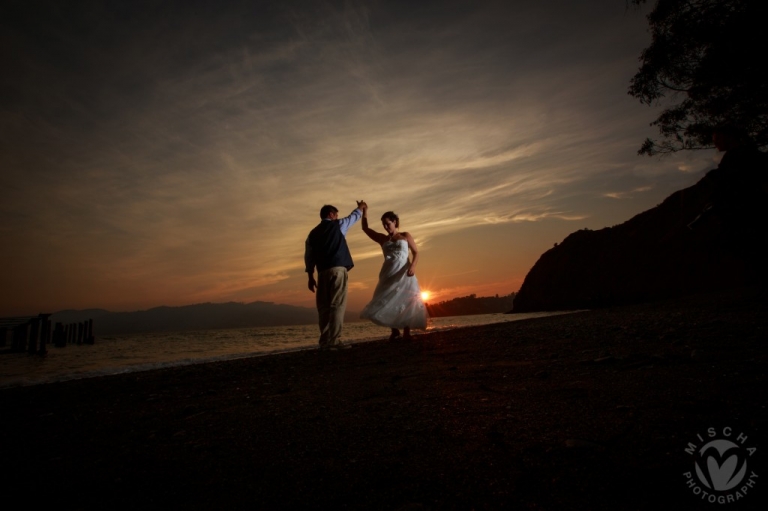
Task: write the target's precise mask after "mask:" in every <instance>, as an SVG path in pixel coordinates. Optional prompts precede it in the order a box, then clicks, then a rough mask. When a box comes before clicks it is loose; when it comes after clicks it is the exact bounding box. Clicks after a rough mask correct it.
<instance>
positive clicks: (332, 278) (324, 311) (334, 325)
mask: <svg viewBox="0 0 768 511" xmlns="http://www.w3.org/2000/svg"><path fill="white" fill-rule="evenodd" d="M347 278H348V277H347V269H346V268H344V267H343V266H335V267H333V268H329V269H327V270H323V271H321V272H318V275H317V292H316V295H315V300H316V301H317V312H318V313H319V316H320V347H321V348H325V347H330V346H334V345H336V344H339V343H340V341H339V338H340V337H341V327H342V325H343V324H344V311H346V309H347Z"/></svg>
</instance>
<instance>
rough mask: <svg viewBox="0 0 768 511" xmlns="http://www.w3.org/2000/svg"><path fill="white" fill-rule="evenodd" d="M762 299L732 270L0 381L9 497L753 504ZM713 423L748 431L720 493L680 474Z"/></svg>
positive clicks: (260, 504)
mask: <svg viewBox="0 0 768 511" xmlns="http://www.w3.org/2000/svg"><path fill="white" fill-rule="evenodd" d="M766 312H768V300H766V299H765V298H764V297H761V296H759V295H756V294H755V293H754V292H751V291H742V292H732V293H728V294H718V295H711V296H699V297H693V298H686V299H678V300H675V301H668V302H660V303H655V304H649V305H640V306H631V307H623V308H616V309H606V310H599V311H591V312H581V313H576V314H572V315H566V316H559V317H550V318H543V319H535V320H527V321H520V322H516V323H508V324H500V325H490V326H485V327H474V328H467V329H462V330H455V331H451V332H445V333H435V334H430V335H422V336H420V337H418V338H417V340H416V341H415V342H411V343H402V342H401V343H385V342H376V343H367V344H361V345H357V346H355V347H353V348H352V349H350V350H346V351H342V352H332V353H325V352H324V353H320V352H316V351H307V352H299V353H292V354H283V355H276V356H268V357H261V358H253V359H249V360H240V361H233V362H224V363H212V364H204V365H196V366H188V367H181V368H173V369H163V370H157V371H151V372H144V373H134V374H128V375H119V376H111V377H102V378H94V379H88V380H80V381H72V382H65V383H57V384H48V385H39V386H35V387H26V388H15V389H6V390H0V435H1V436H0V461H1V462H2V469H1V470H2V477H0V488H2V491H3V494H4V495H3V496H4V498H3V501H4V502H5V504H8V503H10V502H12V501H13V500H17V501H18V502H23V503H24V505H23V506H21V507H18V509H22V508H37V509H41V507H40V506H41V505H43V504H51V505H53V506H55V507H54V508H61V509H69V508H73V509H137V510H138V509H141V510H144V509H281V508H290V509H320V508H322V509H372V510H378V509H381V510H442V509H461V510H470V509H476V510H480V509H552V510H571V509H584V510H592V509H611V510H621V509H653V510H665V509H718V508H719V509H767V507H765V506H766V503H767V502H768V498H766V497H767V496H768V471H766V468H765V467H767V466H768V464H766V463H765V461H764V458H768V434H766V429H767V428H768V412H767V411H766V404H768V403H767V398H768V385H766V361H767V356H766V355H767V354H768V349H767V348H766V338H767V337H768V336H767V335H766V333H767V332H768V314H766ZM710 427H711V428H716V429H717V431H722V430H723V428H731V429H730V430H727V431H728V432H732V437H731V438H732V439H735V438H736V437H737V436H738V434H743V435H744V436H746V437H747V439H748V440H747V441H746V444H745V445H744V447H750V446H751V447H755V448H757V450H756V451H755V454H754V455H753V456H751V457H750V458H748V460H747V463H748V467H749V471H750V472H754V473H756V474H757V475H758V477H757V478H756V479H754V478H753V487H752V488H749V489H748V493H747V495H745V496H744V498H742V499H740V500H739V501H737V502H734V503H733V504H721V505H719V504H709V503H707V502H705V501H702V499H701V496H696V495H694V494H693V492H692V490H691V489H690V488H689V487H688V486H687V485H686V483H685V481H686V477H685V476H684V475H683V474H684V473H685V472H689V471H693V470H694V460H693V456H691V455H689V454H687V453H686V452H685V448H686V447H687V446H688V444H689V443H695V444H698V445H699V447H700V446H701V445H702V442H699V440H698V439H697V435H701V436H702V437H703V438H706V435H707V430H708V428H710ZM718 435H720V433H718ZM694 477H696V476H695V474H694ZM745 481H746V479H745ZM754 483H756V484H754ZM12 497H18V499H16V498H12ZM4 507H5V506H4ZM8 509H11V508H10V507H9V508H8Z"/></svg>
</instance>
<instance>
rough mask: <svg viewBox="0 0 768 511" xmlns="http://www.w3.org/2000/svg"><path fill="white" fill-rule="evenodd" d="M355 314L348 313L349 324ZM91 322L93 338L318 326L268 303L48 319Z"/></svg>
mask: <svg viewBox="0 0 768 511" xmlns="http://www.w3.org/2000/svg"><path fill="white" fill-rule="evenodd" d="M357 316H358V314H357V313H355V312H348V313H347V317H348V321H353V320H355V319H357ZM88 319H93V330H94V334H95V335H96V336H99V335H105V334H128V333H139V332H161V331H174V330H175V331H179V330H207V329H216V328H248V327H259V326H281V325H306V324H315V323H317V310H316V309H314V308H309V307H296V306H293V305H281V304H275V303H271V302H252V303H236V302H229V303H201V304H196V305H186V306H181V307H155V308H153V309H149V310H144V311H137V312H110V311H106V310H103V309H89V310H82V311H73V310H67V311H61V312H57V313H55V314H53V315H52V316H51V321H52V322H53V323H57V322H61V323H65V324H67V323H77V322H80V321H85V320H88Z"/></svg>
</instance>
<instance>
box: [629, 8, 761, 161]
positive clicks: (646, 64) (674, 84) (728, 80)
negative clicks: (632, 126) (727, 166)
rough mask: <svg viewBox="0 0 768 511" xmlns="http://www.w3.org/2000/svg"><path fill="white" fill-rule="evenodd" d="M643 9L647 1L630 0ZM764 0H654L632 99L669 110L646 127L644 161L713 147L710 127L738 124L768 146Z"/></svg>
mask: <svg viewBox="0 0 768 511" xmlns="http://www.w3.org/2000/svg"><path fill="white" fill-rule="evenodd" d="M630 1H631V2H632V4H634V5H636V6H640V4H642V3H645V2H646V0H630ZM765 2H766V0H657V1H656V4H655V6H654V8H653V10H652V11H651V13H650V14H648V23H649V27H650V32H651V34H652V37H653V39H652V42H651V44H650V46H648V47H647V48H646V49H645V50H644V51H643V52H642V54H641V56H640V63H641V65H640V69H639V70H638V72H637V74H636V75H635V76H634V78H632V81H631V85H630V87H629V94H630V95H632V96H634V97H636V98H638V99H639V100H640V102H641V103H644V104H647V105H657V104H663V105H664V106H666V109H665V110H663V111H662V113H661V114H660V115H659V117H658V118H657V119H656V120H655V121H654V122H653V123H651V125H652V126H657V127H658V129H659V133H660V134H661V139H660V140H658V141H657V140H651V139H646V141H645V143H644V144H643V145H642V147H641V148H640V150H639V151H638V152H639V153H640V154H647V155H649V156H651V155H655V154H665V153H672V152H676V151H680V150H685V149H702V148H707V147H711V146H712V143H711V132H712V128H713V127H714V126H717V125H724V124H727V125H731V126H737V127H739V128H740V129H741V130H743V131H744V132H745V134H746V135H747V136H748V137H749V138H751V140H752V142H754V143H755V144H756V145H757V146H758V147H765V146H766V145H768V129H766V128H767V126H766V125H767V124H768V78H767V77H768V65H766V62H767V61H768V59H767V58H766V57H768V51H767V50H768V37H767V36H766V35H765V31H766V27H767V26H768V17H766V16H765V14H766V7H765Z"/></svg>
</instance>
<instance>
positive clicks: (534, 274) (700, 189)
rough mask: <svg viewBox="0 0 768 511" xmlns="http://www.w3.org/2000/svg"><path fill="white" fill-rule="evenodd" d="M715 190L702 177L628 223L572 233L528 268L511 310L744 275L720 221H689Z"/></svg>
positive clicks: (700, 286)
mask: <svg viewBox="0 0 768 511" xmlns="http://www.w3.org/2000/svg"><path fill="white" fill-rule="evenodd" d="M711 192H712V191H711V189H710V188H709V186H708V185H707V183H705V182H704V179H702V180H700V181H699V182H698V183H696V184H695V185H693V186H691V187H689V188H685V189H683V190H680V191H677V192H675V193H673V194H672V195H670V196H669V197H667V199H665V200H664V202H662V203H661V204H659V205H658V206H656V207H654V208H651V209H649V210H647V211H645V212H643V213H640V214H639V215H636V216H635V217H633V218H632V219H630V220H628V221H626V222H624V223H623V224H620V225H616V226H614V227H607V228H605V229H600V230H598V231H592V230H588V229H584V230H580V231H576V232H574V233H572V234H570V235H569V236H568V237H566V238H565V240H563V242H562V243H560V244H555V246H554V248H551V249H550V250H548V251H547V252H545V253H544V254H543V255H542V256H541V257H540V258H539V260H538V261H537V262H536V264H535V265H534V266H533V268H531V270H530V272H529V273H528V275H527V276H526V277H525V281H524V282H523V285H522V286H521V287H520V290H519V291H518V293H517V296H516V297H515V301H514V308H513V311H514V312H532V311H541V310H563V309H584V308H596V307H605V306H612V305H619V304H628V303H636V302H642V301H648V300H656V299H661V298H667V297H672V296H679V295H684V294H690V293H697V292H703V291H712V290H718V289H726V288H729V287H735V286H739V285H743V284H745V283H747V279H746V273H745V266H744V261H743V260H741V259H740V258H739V257H738V256H737V255H736V254H735V253H734V251H733V250H732V248H731V247H730V245H729V244H728V243H727V239H728V238H727V234H726V233H724V232H722V227H721V226H719V225H718V224H717V223H716V222H712V221H709V222H705V223H704V225H701V226H697V228H696V229H694V230H691V229H689V228H688V227H687V225H688V223H690V222H691V221H692V220H693V219H694V218H696V216H697V215H698V214H699V213H701V212H702V210H703V209H704V208H705V206H706V205H707V204H708V202H709V201H710V199H711ZM762 228H763V230H764V228H765V227H764V226H763V227H762ZM760 235H762V234H760Z"/></svg>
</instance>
